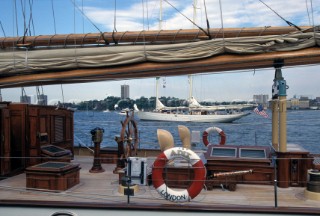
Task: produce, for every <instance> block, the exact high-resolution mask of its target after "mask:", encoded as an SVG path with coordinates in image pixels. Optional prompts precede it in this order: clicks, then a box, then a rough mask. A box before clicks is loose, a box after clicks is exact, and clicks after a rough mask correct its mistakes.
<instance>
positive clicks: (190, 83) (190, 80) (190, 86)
mask: <svg viewBox="0 0 320 216" xmlns="http://www.w3.org/2000/svg"><path fill="white" fill-rule="evenodd" d="M188 80H189V99H191V97H192V75H190V74H189V75H188Z"/></svg>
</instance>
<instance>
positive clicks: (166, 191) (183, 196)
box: [152, 147, 206, 202]
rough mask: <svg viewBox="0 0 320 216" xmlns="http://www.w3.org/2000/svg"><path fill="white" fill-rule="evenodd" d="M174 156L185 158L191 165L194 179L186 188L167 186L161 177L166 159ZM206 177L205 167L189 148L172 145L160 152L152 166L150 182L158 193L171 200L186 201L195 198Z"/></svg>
mask: <svg viewBox="0 0 320 216" xmlns="http://www.w3.org/2000/svg"><path fill="white" fill-rule="evenodd" d="M175 158H183V159H185V160H187V161H188V162H189V163H190V164H191V165H192V167H193V171H194V179H193V182H192V184H191V185H190V186H189V188H188V189H185V190H182V191H181V190H179V191H176V190H173V189H171V188H169V187H168V186H167V185H166V184H165V182H164V179H163V176H162V174H163V170H164V167H165V165H166V163H167V161H168V160H171V159H175ZM205 179H206V168H205V167H204V165H203V163H202V161H201V160H200V157H199V156H198V155H197V154H196V153H194V152H193V151H191V150H190V149H186V148H182V147H174V148H170V149H167V150H165V151H164V152H162V153H161V154H160V155H159V156H158V157H157V159H156V160H155V162H154V163H153V168H152V183H153V186H154V187H155V188H156V190H157V191H158V193H159V194H160V195H161V196H162V197H163V198H165V199H166V200H169V201H171V202H186V201H190V200H191V199H193V198H195V197H196V196H197V195H198V194H199V193H200V192H201V190H202V188H203V185H204V182H205Z"/></svg>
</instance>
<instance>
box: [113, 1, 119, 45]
mask: <svg viewBox="0 0 320 216" xmlns="http://www.w3.org/2000/svg"><path fill="white" fill-rule="evenodd" d="M116 25H117V0H114V15H113V30H112V40H113V42H114V44H118V42H117V41H116V39H115V37H114V33H115V32H118V31H117V27H116Z"/></svg>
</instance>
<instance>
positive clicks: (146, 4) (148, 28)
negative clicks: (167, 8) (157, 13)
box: [146, 0, 150, 31]
mask: <svg viewBox="0 0 320 216" xmlns="http://www.w3.org/2000/svg"><path fill="white" fill-rule="evenodd" d="M146 2H147V3H146V7H147V23H148V31H149V30H150V29H149V7H148V6H149V4H148V0H146Z"/></svg>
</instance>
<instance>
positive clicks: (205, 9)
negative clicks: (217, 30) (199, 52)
mask: <svg viewBox="0 0 320 216" xmlns="http://www.w3.org/2000/svg"><path fill="white" fill-rule="evenodd" d="M203 4H204V11H205V14H206V22H207V31H208V36H209V39H210V40H211V39H212V37H211V34H210V24H209V19H208V14H207V5H206V0H203Z"/></svg>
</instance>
